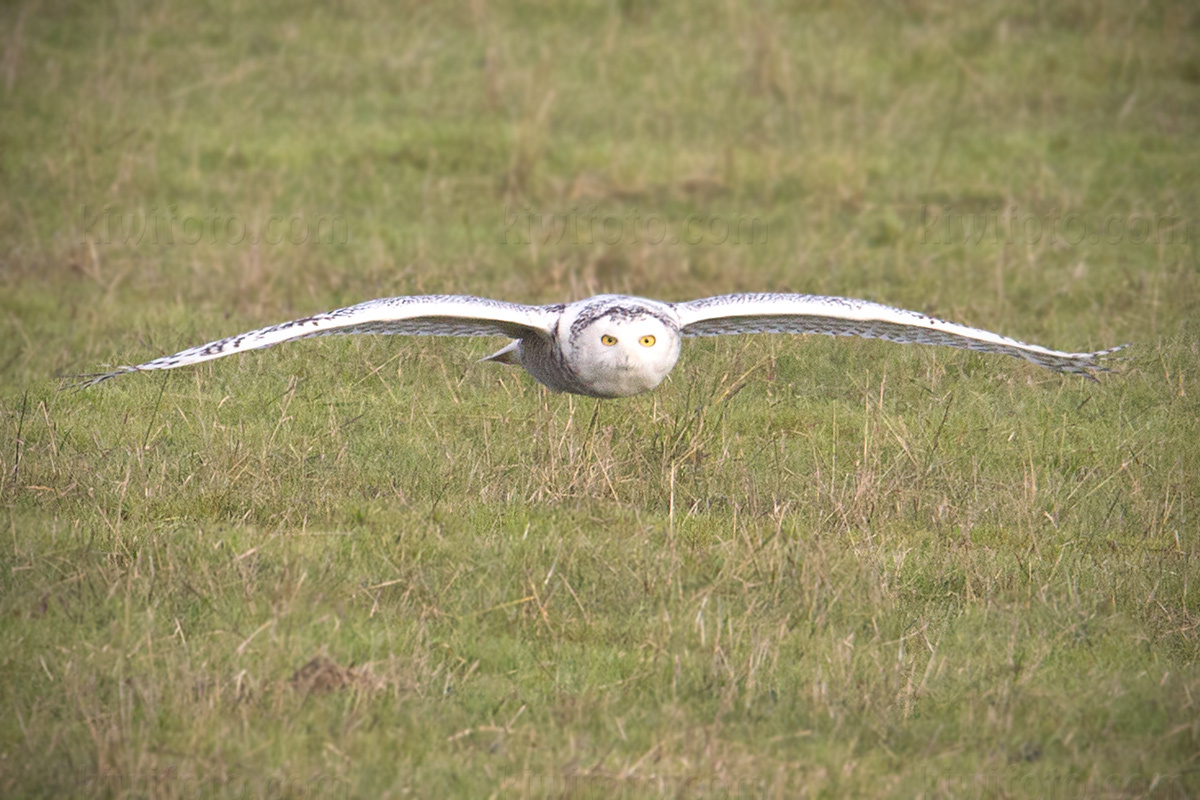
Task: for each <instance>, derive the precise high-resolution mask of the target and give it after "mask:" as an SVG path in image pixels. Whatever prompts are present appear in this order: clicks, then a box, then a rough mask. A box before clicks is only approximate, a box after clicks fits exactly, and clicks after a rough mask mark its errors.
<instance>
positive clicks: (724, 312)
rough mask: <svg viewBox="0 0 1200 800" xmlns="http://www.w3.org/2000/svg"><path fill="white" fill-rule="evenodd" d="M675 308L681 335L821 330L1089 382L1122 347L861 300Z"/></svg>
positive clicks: (741, 299)
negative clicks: (1060, 343) (988, 358)
mask: <svg viewBox="0 0 1200 800" xmlns="http://www.w3.org/2000/svg"><path fill="white" fill-rule="evenodd" d="M675 310H676V311H677V312H678V314H679V318H680V323H681V329H682V330H681V332H682V333H683V335H684V336H719V335H721V334H738V333H825V334H829V335H832V336H861V337H864V338H869V339H886V340H887V341H889V342H901V343H917V344H939V345H946V346H948V347H962V348H966V349H969V350H980V351H983V352H985V353H1003V354H1004V355H1009V356H1014V357H1017V358H1023V359H1025V360H1027V361H1032V362H1033V363H1034V364H1037V365H1038V366H1041V367H1046V368H1047V369H1052V370H1055V371H1056V372H1071V373H1075V374H1077V375H1085V376H1087V377H1089V378H1092V379H1093V380H1094V376H1093V375H1092V373H1093V372H1107V371H1108V370H1107V369H1106V368H1105V367H1104V365H1103V363H1101V359H1103V357H1104V356H1107V355H1110V354H1112V353H1115V352H1116V351H1117V350H1120V349H1121V348H1122V347H1125V345H1121V346H1120V347H1113V348H1110V349H1108V350H1099V351H1096V352H1094V353H1065V352H1062V351H1060V350H1050V349H1048V348H1045V347H1040V346H1038V345H1036V344H1025V343H1024V342H1018V341H1017V340H1016V339H1009V338H1008V337H1006V336H1000V335H999V334H996V333H991V332H990V331H985V330H980V329H978V328H969V327H967V326H966V325H957V324H955V323H953V322H946V321H944V320H940V319H936V318H934V317H930V316H927V315H925V314H918V313H917V312H915V311H905V310H903V309H899V308H891V307H889V306H884V305H880V304H878V303H870V302H867V301H865V300H851V299H848V298H844V297H821V296H818V295H808V294H728V295H722V296H720V297H706V298H704V299H702V300H693V301H691V302H688V303H676V304H675Z"/></svg>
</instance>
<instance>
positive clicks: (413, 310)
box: [79, 294, 1123, 397]
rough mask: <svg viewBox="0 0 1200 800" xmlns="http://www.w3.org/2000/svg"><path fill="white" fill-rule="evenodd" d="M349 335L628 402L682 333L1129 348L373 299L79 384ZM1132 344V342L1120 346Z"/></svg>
mask: <svg viewBox="0 0 1200 800" xmlns="http://www.w3.org/2000/svg"><path fill="white" fill-rule="evenodd" d="M350 333H382V334H404V335H413V336H419V335H432V336H507V337H510V338H512V339H514V340H515V341H514V342H513V343H512V344H510V345H508V346H507V347H505V348H504V349H502V350H501V351H499V352H498V353H496V354H494V355H492V356H490V357H488V358H487V359H485V360H494V361H499V362H501V363H508V364H519V365H520V366H522V367H524V368H525V370H526V371H527V372H529V373H530V374H531V375H532V376H533V377H534V378H535V379H537V380H538V381H540V382H541V383H543V384H545V385H546V386H549V387H550V388H551V389H554V390H556V391H564V392H572V393H575V394H583V395H591V396H593V397H623V396H627V395H633V394H639V393H641V392H645V391H649V390H651V389H653V388H655V387H656V386H658V385H659V383H661V382H662V380H663V379H664V378H665V377H666V376H667V374H668V373H669V372H670V371H671V369H672V368H673V367H674V366H675V362H676V361H677V359H678V358H679V349H680V340H681V338H682V337H685V336H719V335H731V334H743V333H824V334H830V335H835V336H861V337H866V338H876V339H886V340H888V341H893V342H901V343H916V344H937V345H945V346H949V347H961V348H967V349H971V350H980V351H983V352H988V353H1001V354H1004V355H1009V356H1014V357H1017V358H1024V359H1026V360H1028V361H1031V362H1033V363H1034V364H1037V365H1039V366H1042V367H1046V368H1047V369H1051V370H1055V371H1057V372H1069V373H1075V374H1079V375H1085V376H1087V377H1088V378H1092V379H1093V380H1094V379H1095V378H1094V376H1093V373H1094V372H1105V371H1107V369H1106V368H1105V366H1104V364H1103V359H1104V357H1105V356H1108V355H1110V354H1112V353H1114V352H1116V351H1117V350H1120V349H1121V348H1120V347H1114V348H1111V349H1108V350H1099V351H1096V352H1091V353H1069V352H1064V351H1060V350H1050V349H1048V348H1045V347H1041V346H1040V345H1034V344H1025V343H1024V342H1019V341H1017V340H1015V339H1009V338H1007V337H1004V336H1000V335H999V334H995V333H992V332H990V331H985V330H980V329H978V328H970V327H967V326H965V325H958V324H956V323H953V322H946V321H944V320H940V319H937V318H935V317H930V316H928V315H925V314H919V313H917V312H914V311H905V310H903V309H898V308H891V307H889V306H884V305H879V304H878V303H871V302H867V301H865V300H851V299H848V298H843V297H820V296H817V295H804V294H729V295H721V296H718V297H708V298H704V299H701V300H692V301H690V302H686V303H664V302H661V301H657V300H647V299H645V298H640V297H625V296H622V295H597V296H596V297H591V298H588V299H586V300H580V301H578V302H575V303H570V304H567V305H550V306H526V305H519V304H516V303H505V302H501V301H498V300H489V299H486V298H480V297H463V296H455V295H427V296H413V297H392V298H385V299H381V300H370V301H368V302H365V303H360V304H359V305H356V306H350V307H349V308H342V309H338V310H337V311H330V312H327V313H323V314H315V315H313V316H311V317H305V318H303V319H298V320H293V321H291V322H285V323H283V324H281V325H273V326H271V327H268V328H260V329H258V330H253V331H249V332H247V333H242V334H238V335H237V336H231V337H228V338H225V339H219V340H217V341H214V342H209V343H208V344H203V345H200V346H199V347H192V348H189V349H187V350H182V351H180V352H178V353H175V354H174V355H170V356H163V357H161V358H156V359H154V360H152V361H147V362H145V363H144V364H138V365H136V366H125V367H118V368H117V369H114V370H112V371H110V372H104V373H98V374H94V375H84V376H79V377H82V378H85V379H86V380H85V381H84V382H83V383H82V384H81V386H88V385H93V384H96V383H100V382H102V381H105V380H108V379H109V378H114V377H116V376H118V375H123V374H126V373H130V372H148V371H151V370H160V369H175V368H177V367H183V366H187V365H189V364H198V363H200V362H203V361H210V360H212V359H215V358H222V357H224V356H228V355H232V354H234V353H240V352H243V351H245V350H256V349H258V348H262V347H270V346H271V345H275V344H281V343H283V342H289V341H293V340H296V339H307V338H309V337H313V336H328V335H331V334H350ZM1122 346H1123V345H1122Z"/></svg>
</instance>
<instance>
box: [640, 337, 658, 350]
mask: <svg viewBox="0 0 1200 800" xmlns="http://www.w3.org/2000/svg"><path fill="white" fill-rule="evenodd" d="M654 342H655V339H654V337H653V336H650V335H646V336H643V337H642V338H640V339H638V344H640V345H641V346H642V347H652V346H653V345H654Z"/></svg>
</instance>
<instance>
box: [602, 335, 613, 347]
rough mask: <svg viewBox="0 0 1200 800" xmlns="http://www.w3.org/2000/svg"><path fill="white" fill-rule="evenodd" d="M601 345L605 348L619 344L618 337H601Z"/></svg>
mask: <svg viewBox="0 0 1200 800" xmlns="http://www.w3.org/2000/svg"><path fill="white" fill-rule="evenodd" d="M600 343H601V344H603V345H604V346H605V347H612V346H613V345H614V344H616V343H617V337H615V336H609V335H608V334H607V333H606V334H604V335H603V336H601V337H600Z"/></svg>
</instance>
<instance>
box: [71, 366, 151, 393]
mask: <svg viewBox="0 0 1200 800" xmlns="http://www.w3.org/2000/svg"><path fill="white" fill-rule="evenodd" d="M140 371H141V370H139V369H138V368H137V367H118V368H117V369H114V370H112V371H111V372H88V373H83V374H79V375H59V376H58V379H59V380H60V381H66V383H63V385H62V386H60V387H58V390H59V391H60V392H61V391H66V390H68V389H69V390H71V391H72V392H82V391H83V390H84V389H89V388H91V387H93V386H95V385H97V384H100V383H104V382H105V381H107V380H111V379H113V378H115V377H117V376H118V375H125V374H127V373H130V372H140Z"/></svg>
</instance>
